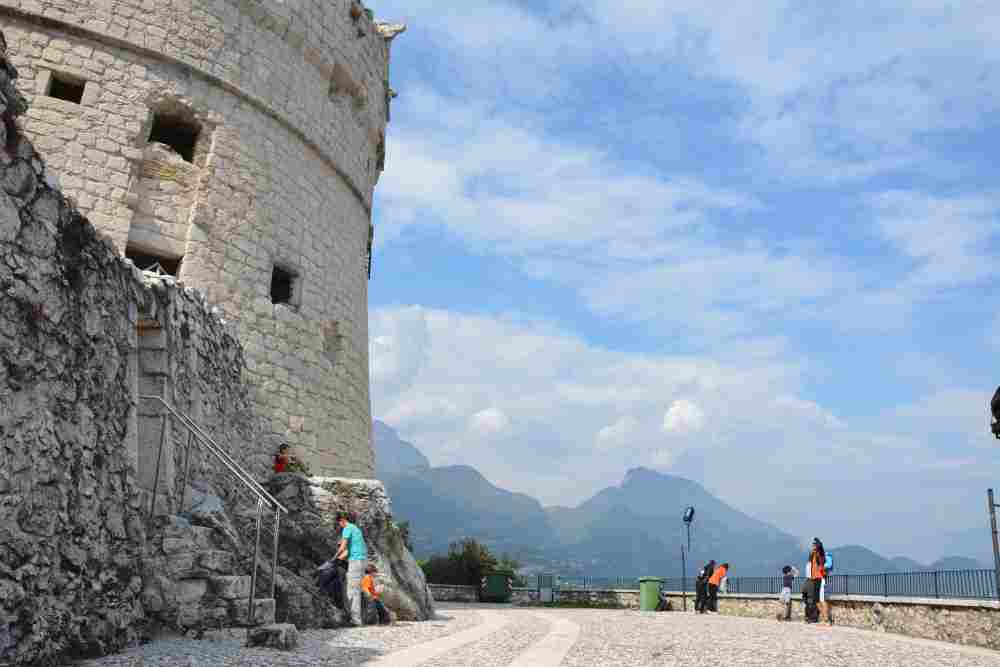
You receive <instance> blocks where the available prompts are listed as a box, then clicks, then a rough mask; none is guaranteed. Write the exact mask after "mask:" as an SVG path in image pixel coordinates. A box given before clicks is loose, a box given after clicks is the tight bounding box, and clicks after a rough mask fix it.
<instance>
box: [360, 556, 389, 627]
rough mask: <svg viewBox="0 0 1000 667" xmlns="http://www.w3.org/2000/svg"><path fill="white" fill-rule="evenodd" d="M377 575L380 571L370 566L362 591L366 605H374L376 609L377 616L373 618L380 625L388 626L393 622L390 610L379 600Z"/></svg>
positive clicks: (366, 572)
mask: <svg viewBox="0 0 1000 667" xmlns="http://www.w3.org/2000/svg"><path fill="white" fill-rule="evenodd" d="M377 573H378V569H377V568H376V567H375V566H374V565H369V566H368V567H367V568H366V569H365V578H364V579H362V580H361V590H363V591H364V592H365V602H366V604H368V605H372V607H373V608H374V611H375V614H373V616H375V617H376V618H377V619H378V624H379V625H388V624H389V623H391V622H392V621H391V617H390V616H389V610H388V609H386V608H385V605H384V604H382V601H381V600H380V599H379V592H378V589H377V588H375V575H376V574H377Z"/></svg>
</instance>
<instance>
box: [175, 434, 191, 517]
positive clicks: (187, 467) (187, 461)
mask: <svg viewBox="0 0 1000 667" xmlns="http://www.w3.org/2000/svg"><path fill="white" fill-rule="evenodd" d="M193 446H194V431H192V430H190V429H188V444H187V449H185V450H184V476H183V477H181V505H180V507H178V508H177V511H178V512H183V511H184V501H185V499H186V498H187V485H188V475H189V474H190V472H191V448H192V447H193Z"/></svg>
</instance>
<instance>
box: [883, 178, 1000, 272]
mask: <svg viewBox="0 0 1000 667" xmlns="http://www.w3.org/2000/svg"><path fill="white" fill-rule="evenodd" d="M870 205H871V207H872V210H873V212H874V214H875V216H876V225H877V226H876V229H877V231H878V232H879V233H880V234H881V236H882V238H883V239H885V240H886V241H887V242H888V243H889V244H891V245H892V246H893V248H895V249H896V250H897V251H898V252H900V253H901V254H902V255H904V256H905V257H907V258H909V259H911V260H912V261H913V262H915V263H916V268H915V269H914V270H913V271H912V272H911V273H910V275H909V276H908V277H907V279H906V281H905V286H906V287H907V288H909V289H911V290H913V291H914V292H918V291H922V290H928V289H933V288H947V287H955V286H959V285H968V284H973V283H976V282H979V281H981V280H983V279H985V278H989V277H992V276H995V275H996V274H997V267H998V259H1000V258H998V257H997V254H998V253H997V248H996V246H995V245H994V244H991V242H992V241H995V239H996V238H997V236H998V234H1000V200H998V199H996V198H994V197H987V196H982V195H979V196H965V197H935V196H931V195H928V194H926V193H922V192H912V191H898V190H894V191H888V192H884V193H881V194H879V195H877V196H874V197H872V198H871V200H870Z"/></svg>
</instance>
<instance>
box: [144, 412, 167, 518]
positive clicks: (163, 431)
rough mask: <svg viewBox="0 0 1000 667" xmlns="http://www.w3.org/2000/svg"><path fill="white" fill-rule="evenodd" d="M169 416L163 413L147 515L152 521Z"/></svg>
mask: <svg viewBox="0 0 1000 667" xmlns="http://www.w3.org/2000/svg"><path fill="white" fill-rule="evenodd" d="M167 418H168V415H167V413H166V412H164V413H163V428H162V429H161V430H160V449H159V451H158V452H157V453H156V471H155V472H154V473H153V497H152V499H151V500H150V501H149V516H148V517H146V520H147V521H152V519H153V512H155V511H156V492H157V491H158V490H159V486H160V461H161V460H162V459H163V445H164V443H165V442H166V440H167Z"/></svg>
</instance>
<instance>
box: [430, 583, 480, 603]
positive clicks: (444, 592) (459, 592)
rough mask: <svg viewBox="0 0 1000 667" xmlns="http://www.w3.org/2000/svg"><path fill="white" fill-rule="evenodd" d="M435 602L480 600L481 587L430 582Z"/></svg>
mask: <svg viewBox="0 0 1000 667" xmlns="http://www.w3.org/2000/svg"><path fill="white" fill-rule="evenodd" d="M427 586H428V587H429V588H430V589H431V595H433V596H434V601H435V602H478V601H479V589H478V588H476V587H475V586H450V585H447V584H428V585H427Z"/></svg>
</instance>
